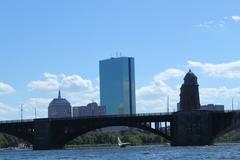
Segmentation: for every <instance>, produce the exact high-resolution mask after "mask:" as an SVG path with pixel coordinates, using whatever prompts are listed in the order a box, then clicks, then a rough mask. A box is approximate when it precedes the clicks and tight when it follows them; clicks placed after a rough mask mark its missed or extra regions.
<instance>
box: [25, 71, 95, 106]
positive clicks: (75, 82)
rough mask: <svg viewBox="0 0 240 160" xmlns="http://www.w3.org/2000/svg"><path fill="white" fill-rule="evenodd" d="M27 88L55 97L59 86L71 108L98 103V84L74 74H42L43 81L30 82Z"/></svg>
mask: <svg viewBox="0 0 240 160" xmlns="http://www.w3.org/2000/svg"><path fill="white" fill-rule="evenodd" d="M27 86H28V88H29V89H30V90H31V91H44V92H51V93H54V94H55V95H57V90H58V89H59V86H60V88H61V90H62V96H63V97H65V98H66V99H67V100H68V101H69V102H70V103H71V104H72V105H73V106H75V105H86V104H87V103H89V102H92V101H93V100H94V101H96V102H99V82H98V81H97V80H96V84H95V83H94V84H93V82H92V81H91V80H88V79H84V78H82V77H81V76H80V75H76V74H73V75H65V74H59V75H55V74H50V73H44V79H43V80H36V81H32V82H30V83H29V84H28V85H27ZM55 97H56V96H55ZM52 98H54V97H52ZM48 103H49V102H48Z"/></svg>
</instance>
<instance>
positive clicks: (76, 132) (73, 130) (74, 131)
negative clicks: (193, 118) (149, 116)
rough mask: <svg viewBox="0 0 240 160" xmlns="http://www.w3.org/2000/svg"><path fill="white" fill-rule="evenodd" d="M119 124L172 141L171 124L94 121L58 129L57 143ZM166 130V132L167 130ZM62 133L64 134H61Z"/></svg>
mask: <svg viewBox="0 0 240 160" xmlns="http://www.w3.org/2000/svg"><path fill="white" fill-rule="evenodd" d="M117 126H126V127H131V128H137V129H141V130H145V131H149V132H151V133H154V134H156V135H159V136H161V137H163V138H165V139H167V140H169V141H171V135H170V126H167V128H166V129H165V128H158V129H157V128H154V127H152V125H151V124H150V123H136V122H133V123H130V122H128V123H126V122H111V123H93V124H91V125H86V126H85V125H82V126H79V127H77V126H75V125H74V124H72V125H66V126H65V127H62V128H61V129H62V130H59V129H56V133H58V134H56V139H55V144H59V145H61V146H64V145H65V144H67V143H68V142H69V141H71V140H73V139H75V138H77V137H78V136H80V135H82V134H85V133H87V132H90V131H94V130H96V129H101V128H105V127H117ZM165 131H166V132H165ZM59 133H62V134H59Z"/></svg>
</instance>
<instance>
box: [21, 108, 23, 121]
mask: <svg viewBox="0 0 240 160" xmlns="http://www.w3.org/2000/svg"><path fill="white" fill-rule="evenodd" d="M22 119H23V104H21V122H22Z"/></svg>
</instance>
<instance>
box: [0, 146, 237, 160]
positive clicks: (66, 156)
mask: <svg viewBox="0 0 240 160" xmlns="http://www.w3.org/2000/svg"><path fill="white" fill-rule="evenodd" d="M200 159H201V160H202V159H207V160H217V159H221V160H239V159H240V144H217V145H214V146H202V147H170V146H168V145H145V146H129V147H126V148H118V147H106V148H78V149H64V150H48V151H32V150H8V149H3V150H0V160H200Z"/></svg>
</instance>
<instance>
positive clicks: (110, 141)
mask: <svg viewBox="0 0 240 160" xmlns="http://www.w3.org/2000/svg"><path fill="white" fill-rule="evenodd" d="M109 127H110V130H109ZM112 127H114V128H116V127H117V128H119V127H124V128H125V129H124V130H120V131H111V128H112ZM106 128H107V129H106ZM126 128H128V129H126ZM153 130H154V129H150V128H146V127H142V126H129V125H128V126H125V125H121V126H118V125H114V126H112V125H111V126H107V125H106V126H101V127H100V126H99V127H94V128H91V129H88V130H85V131H84V132H76V133H74V134H73V135H72V136H71V137H69V138H68V140H67V141H66V143H65V146H112V145H117V137H120V138H121V139H122V140H123V141H127V142H130V143H131V144H132V145H142V144H163V143H169V141H170V140H169V139H167V138H166V136H163V135H164V134H163V133H162V134H160V132H157V131H155V132H153Z"/></svg>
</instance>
